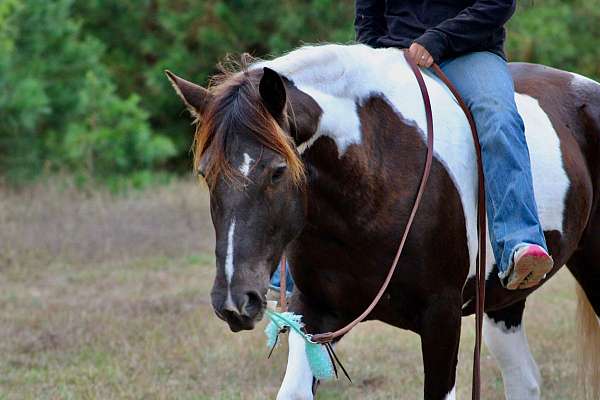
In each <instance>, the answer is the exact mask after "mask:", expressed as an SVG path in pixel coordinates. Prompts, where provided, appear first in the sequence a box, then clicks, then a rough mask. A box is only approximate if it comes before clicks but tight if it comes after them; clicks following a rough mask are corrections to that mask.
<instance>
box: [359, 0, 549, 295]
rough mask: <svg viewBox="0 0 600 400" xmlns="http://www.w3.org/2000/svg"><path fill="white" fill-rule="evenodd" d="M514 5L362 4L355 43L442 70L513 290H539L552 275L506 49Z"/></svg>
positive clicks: (503, 1) (503, 0)
mask: <svg viewBox="0 0 600 400" xmlns="http://www.w3.org/2000/svg"><path fill="white" fill-rule="evenodd" d="M515 3H516V0H494V1H490V0H485V1H484V0H455V1H441V0H423V1H402V0H356V20H355V27H356V33H357V40H358V41H359V42H361V43H364V44H367V45H369V46H372V47H398V48H408V49H409V50H408V52H409V54H410V56H412V58H413V60H414V61H415V63H417V64H418V65H420V66H422V67H425V68H428V67H430V66H431V65H432V63H434V62H436V63H438V64H439V66H440V67H441V69H442V70H443V71H444V73H445V74H446V75H447V76H448V78H449V79H450V80H451V81H452V82H453V83H454V85H455V86H456V88H457V89H458V91H459V92H460V94H461V96H462V97H463V99H464V100H465V102H466V104H467V105H468V106H469V108H470V110H471V112H472V114H473V117H474V119H475V123H476V125H477V130H478V131H479V140H480V142H481V148H482V153H483V167H484V175H485V179H486V204H487V210H488V218H489V224H488V225H489V231H490V240H491V243H492V248H493V250H494V256H495V258H496V263H497V266H498V270H499V272H498V275H499V277H500V280H501V282H502V284H503V285H504V286H505V287H506V288H508V289H525V288H529V287H533V286H536V285H538V284H539V283H540V281H541V280H542V279H543V278H544V276H545V275H546V273H547V272H549V271H550V270H551V269H552V266H553V261H552V258H551V257H550V255H548V248H547V246H546V241H545V239H544V233H543V231H542V228H541V225H540V221H539V217H538V212H537V206H536V203H535V198H534V193H533V182H532V177H531V166H530V161H529V151H528V149H527V142H526V140H525V127H524V125H523V120H522V119H521V117H520V116H519V113H518V111H517V106H516V104H515V91H514V83H513V80H512V77H511V74H510V72H509V70H508V66H507V62H506V56H505V55H504V51H503V45H504V39H505V29H504V24H505V23H506V22H507V21H508V20H509V19H510V17H511V16H512V15H513V13H514V11H515Z"/></svg>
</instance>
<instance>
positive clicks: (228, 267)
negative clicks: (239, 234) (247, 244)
mask: <svg viewBox="0 0 600 400" xmlns="http://www.w3.org/2000/svg"><path fill="white" fill-rule="evenodd" d="M234 235H235V217H233V218H232V219H231V224H230V225H229V230H228V231H227V254H226V256H225V279H227V299H226V300H225V304H226V306H229V307H234V308H236V306H235V303H234V302H233V299H232V298H231V280H232V279H233V273H234V271H235V265H234V258H233V238H234Z"/></svg>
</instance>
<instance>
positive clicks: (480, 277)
mask: <svg viewBox="0 0 600 400" xmlns="http://www.w3.org/2000/svg"><path fill="white" fill-rule="evenodd" d="M404 57H405V58H406V61H407V62H408V65H409V66H410V68H411V70H412V71H413V73H414V74H415V77H416V79H417V82H418V84H419V88H420V90H421V95H422V97H423V102H424V105H425V115H426V119H427V158H426V161H425V167H424V170H423V175H422V177H421V183H420V185H419V190H418V191H417V195H416V197H415V202H414V204H413V207H412V211H411V213H410V216H409V218H408V221H407V223H406V227H405V228H404V233H403V234H402V239H401V240H400V244H399V246H398V250H397V252H396V256H395V257H394V260H393V262H392V265H391V266H390V269H389V271H388V274H387V276H386V278H385V280H384V281H383V283H382V284H381V288H380V289H379V291H378V292H377V295H375V297H374V298H373V301H372V302H371V304H370V305H369V306H368V307H367V308H366V309H365V311H364V312H363V313H362V314H360V315H359V316H358V317H356V319H354V320H353V321H352V322H350V323H348V324H347V325H346V326H344V327H342V328H340V329H338V330H336V331H334V332H325V333H317V334H313V335H311V339H312V341H313V342H316V343H321V344H325V345H326V344H329V343H331V342H333V341H334V340H335V339H338V338H340V337H341V336H343V335H345V334H346V333H348V332H349V331H350V330H351V329H352V328H354V327H355V326H356V325H358V323H360V322H362V321H364V320H365V318H367V316H368V315H369V314H370V313H371V311H373V309H374V308H375V306H376V305H377V303H379V300H380V299H381V297H382V296H383V294H384V293H385V291H386V289H387V287H388V285H389V283H390V281H391V280H392V276H393V275H394V272H395V271H396V267H397V265H398V261H399V259H400V256H401V255H402V250H403V249H404V244H405V243H406V239H407V237H408V233H409V232H410V228H411V226H412V224H413V221H414V218H415V215H416V214H417V210H418V209H419V205H420V204H421V199H422V197H423V193H424V192H425V187H426V186H427V181H428V179H429V175H430V173H431V165H432V163H433V143H434V141H433V137H434V130H433V114H432V110H431V101H430V99H429V92H428V91H427V86H426V84H425V80H424V79H423V75H422V73H421V70H420V69H419V67H418V66H417V65H416V64H415V62H414V61H413V59H412V58H411V57H410V56H409V55H408V52H407V51H404ZM431 68H432V69H433V71H434V72H435V74H436V75H437V76H438V78H440V80H441V81H442V82H444V84H445V85H446V86H447V87H448V89H450V92H452V94H453V95H454V97H455V99H456V101H457V102H458V105H459V106H460V108H461V109H462V110H463V112H464V113H465V116H466V117H467V120H468V122H469V126H470V128H471V134H472V135H473V142H474V145H475V152H476V154H477V176H478V183H479V191H478V201H477V203H478V206H477V226H478V236H479V255H478V258H477V261H476V268H475V281H476V283H475V287H476V290H475V326H476V329H475V348H474V356H473V388H472V399H473V400H479V398H480V396H481V392H480V386H481V384H480V383H481V375H480V354H481V337H482V327H483V312H484V304H485V258H486V254H485V253H486V211H485V182H484V176H483V163H482V158H481V146H480V143H479V137H478V135H477V128H476V126H475V121H474V120H473V116H472V115H471V112H470V111H469V108H468V107H467V105H466V104H465V102H464V101H463V99H462V98H461V96H460V94H459V93H458V90H457V89H456V88H455V87H454V85H453V84H452V82H450V80H449V79H448V77H447V76H446V75H445V74H444V72H443V71H442V70H441V69H440V67H439V66H438V65H437V64H433V65H432V67H431ZM280 273H281V280H280V282H281V283H280V289H279V304H280V307H281V309H282V310H283V311H286V310H287V300H286V260H285V255H284V256H282V258H281V263H280Z"/></svg>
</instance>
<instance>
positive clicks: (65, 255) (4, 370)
mask: <svg viewBox="0 0 600 400" xmlns="http://www.w3.org/2000/svg"><path fill="white" fill-rule="evenodd" d="M207 201H208V200H207V195H206V193H205V192H204V190H203V189H202V188H201V187H199V186H197V185H195V184H193V183H189V182H187V183H186V182H179V183H175V184H172V185H170V186H167V187H163V188H159V189H154V190H152V191H146V192H142V193H136V194H132V195H128V196H121V197H113V196H110V195H108V194H104V193H81V192H78V191H75V190H73V189H70V188H69V187H61V185H59V184H56V185H42V186H38V187H35V188H33V189H27V190H25V191H22V192H18V193H15V192H8V191H7V190H1V189H0V399H266V398H274V397H275V394H276V392H277V389H278V386H279V383H280V382H281V378H282V376H283V373H284V368H285V362H286V361H285V360H286V356H287V349H286V346H285V345H283V346H281V347H280V348H279V349H278V350H276V352H275V355H274V356H273V357H272V358H271V359H270V360H267V359H266V355H267V349H266V348H265V338H264V334H263V333H262V329H263V327H264V323H262V324H260V325H259V327H258V329H256V330H255V331H252V332H246V333H240V334H233V333H231V332H230V331H229V329H228V328H227V326H226V325H225V323H224V322H222V321H220V320H219V319H217V317H216V316H215V315H214V314H213V312H212V309H211V307H210V302H209V290H210V287H211V284H212V279H213V275H214V259H213V257H212V241H213V237H212V227H211V225H210V220H209V218H208V214H207V207H206V205H207ZM528 304H529V306H528V311H526V328H527V331H528V334H529V339H530V345H531V347H532V350H533V353H534V356H535V358H536V360H537V362H538V364H539V366H540V369H541V373H542V376H543V381H544V384H543V398H545V399H577V398H580V397H578V392H577V384H576V376H575V370H576V363H575V359H576V352H575V350H574V349H575V343H576V341H577V337H576V335H575V327H574V319H575V315H574V312H575V305H576V304H575V294H574V283H573V280H572V278H571V277H570V275H569V274H568V272H566V271H564V272H562V273H561V274H559V275H558V276H557V277H556V278H555V279H553V281H551V282H550V284H548V285H547V287H544V288H543V289H542V290H540V291H539V293H536V294H535V295H533V296H532V297H531V301H530V302H529V303H528ZM472 327H473V319H472V318H467V319H465V320H464V323H463V335H462V343H461V358H460V362H459V380H458V387H457V389H458V396H457V397H458V398H459V399H466V398H469V397H470V394H469V393H470V374H471V359H472V357H471V349H472V343H473V329H472ZM440 334H443V332H440ZM338 348H339V356H340V357H341V358H342V360H343V361H344V364H345V366H346V367H347V368H348V370H349V372H350V374H351V376H352V378H353V380H354V383H353V384H349V383H347V382H346V381H344V380H340V381H336V382H328V383H325V384H324V385H322V386H321V388H320V392H319V399H392V398H393V399H418V398H420V397H421V396H422V366H421V354H420V345H419V340H418V337H417V336H416V335H414V334H411V333H408V332H404V331H400V330H397V329H394V328H391V327H388V326H385V325H383V324H381V323H377V322H369V323H366V324H363V325H361V326H359V327H358V328H357V329H356V330H355V331H353V332H352V333H351V334H350V335H348V337H347V338H345V340H344V341H343V342H342V343H341V344H340V345H339V347H338ZM482 369H483V396H482V398H483V399H503V398H504V397H503V389H502V383H501V378H500V373H499V371H498V369H497V368H496V366H495V363H494V361H493V360H492V358H491V356H490V355H489V353H487V352H486V351H484V355H483V363H482Z"/></svg>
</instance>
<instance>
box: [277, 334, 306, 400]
mask: <svg viewBox="0 0 600 400" xmlns="http://www.w3.org/2000/svg"><path fill="white" fill-rule="evenodd" d="M288 343H289V353H288V362H287V368H286V370H285V377H284V378H283V382H282V383H281V388H280V389H279V393H277V400H313V394H312V382H313V375H312V372H311V370H310V365H309V364H308V358H307V357H306V349H305V342H304V338H303V337H302V336H300V335H299V334H298V333H296V332H294V331H293V330H291V331H290V334H289V338H288Z"/></svg>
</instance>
